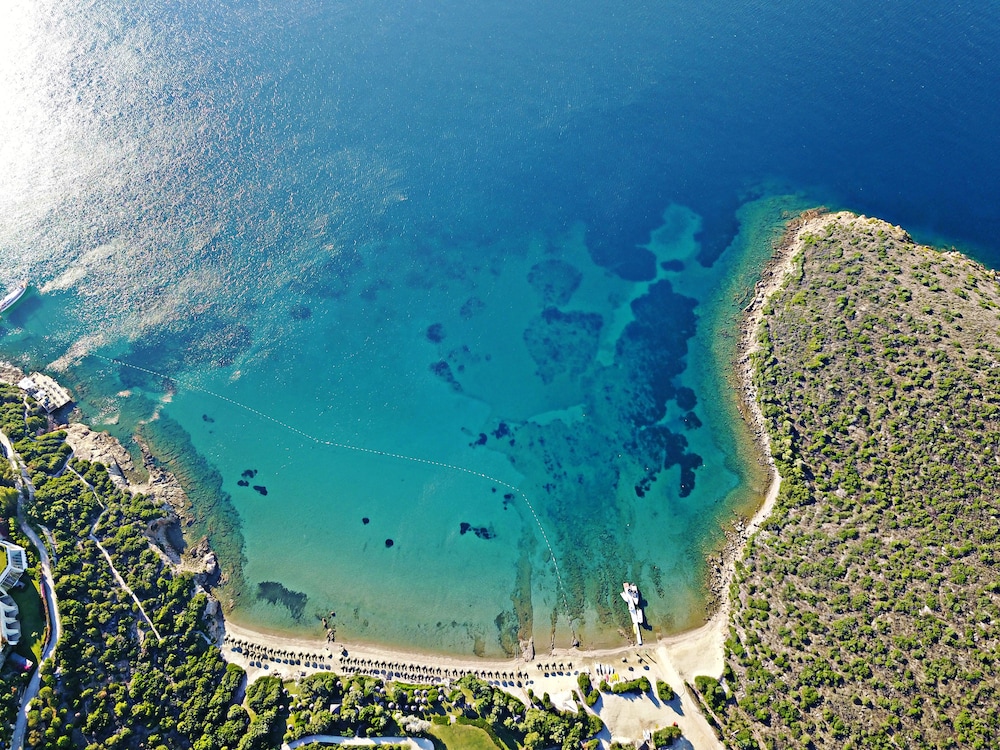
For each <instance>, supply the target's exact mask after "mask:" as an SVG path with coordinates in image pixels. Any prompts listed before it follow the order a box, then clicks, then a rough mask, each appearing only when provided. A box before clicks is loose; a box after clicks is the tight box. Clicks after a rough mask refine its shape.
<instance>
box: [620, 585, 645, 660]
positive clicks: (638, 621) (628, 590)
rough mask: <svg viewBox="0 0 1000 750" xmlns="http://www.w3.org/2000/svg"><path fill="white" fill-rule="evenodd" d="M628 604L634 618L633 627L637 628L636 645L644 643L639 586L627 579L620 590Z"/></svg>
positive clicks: (629, 611)
mask: <svg viewBox="0 0 1000 750" xmlns="http://www.w3.org/2000/svg"><path fill="white" fill-rule="evenodd" d="M618 593H619V594H620V595H621V598H622V599H624V600H625V603H626V604H627V605H628V615H629V617H631V618H632V629H633V630H635V640H636V645H638V646H641V645H642V622H643V614H642V608H641V607H640V606H639V587H638V586H636V585H635V584H634V583H629V582H628V581H625V583H623V584H622V590H621V591H620V592H618Z"/></svg>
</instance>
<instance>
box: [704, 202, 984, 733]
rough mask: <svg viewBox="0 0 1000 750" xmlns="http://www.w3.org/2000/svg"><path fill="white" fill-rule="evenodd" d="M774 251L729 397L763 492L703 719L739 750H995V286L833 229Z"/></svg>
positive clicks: (847, 226)
mask: <svg viewBox="0 0 1000 750" xmlns="http://www.w3.org/2000/svg"><path fill="white" fill-rule="evenodd" d="M780 253H784V258H785V260H786V261H787V262H786V263H784V264H783V265H782V268H783V271H782V273H781V275H780V283H779V284H778V287H780V288H779V289H778V290H777V291H776V292H775V293H774V294H773V296H771V297H770V299H769V300H768V301H767V302H766V303H765V304H763V306H762V307H761V309H760V315H759V319H753V318H751V319H750V320H751V326H750V330H752V332H753V334H754V338H755V341H756V343H755V351H753V352H752V354H751V356H750V359H749V360H748V364H749V365H750V367H751V370H750V372H751V374H752V386H753V387H752V389H751V390H750V392H749V393H748V395H749V396H750V397H751V398H755V400H756V402H757V405H758V406H759V409H760V414H761V416H762V417H763V420H764V424H763V427H764V428H765V429H766V437H767V441H768V442H769V449H770V453H771V456H772V458H773V460H774V464H775V466H776V469H777V471H778V472H779V473H780V475H781V476H782V478H783V481H782V485H781V491H780V492H779V493H778V494H777V498H776V502H775V505H774V509H773V511H772V512H771V514H770V515H769V516H768V517H767V518H766V519H765V520H764V521H763V524H762V527H761V530H760V532H759V533H758V534H757V535H756V536H754V537H753V539H752V540H751V542H750V544H749V546H748V548H747V551H746V554H745V556H744V558H743V559H742V560H741V562H739V563H738V564H737V566H736V572H735V581H734V583H733V585H732V587H731V593H732V599H733V601H732V611H731V619H730V632H729V638H728V640H727V642H726V647H727V648H726V651H727V653H726V667H725V673H724V674H725V676H724V679H723V684H724V685H725V687H726V688H727V690H726V691H725V692H724V693H723V692H719V693H715V694H714V695H713V696H712V697H710V699H709V700H708V701H707V702H708V703H709V705H710V711H711V713H713V714H714V716H715V718H716V720H717V721H718V722H719V724H720V725H721V728H722V732H723V735H724V736H725V741H726V742H727V743H728V744H729V746H731V747H739V748H756V747H774V748H785V747H802V746H815V747H837V748H844V747H857V748H860V747H890V746H892V747H896V746H907V747H920V746H928V747H938V746H942V747H943V746H948V745H955V744H956V743H957V744H958V745H962V746H977V745H978V746H996V744H997V742H998V738H1000V724H998V720H997V718H996V712H995V710H994V708H995V705H996V701H997V699H998V695H997V690H998V688H1000V678H997V676H996V670H995V668H994V665H995V662H996V659H997V655H998V654H1000V629H998V623H1000V609H998V599H997V585H996V580H997V577H998V575H997V574H998V572H1000V571H998V565H1000V557H998V552H1000V546H998V543H997V538H998V532H1000V527H998V521H997V519H998V517H1000V505H998V503H1000V501H998V499H997V498H1000V470H998V464H1000V453H998V452H1000V367H998V364H1000V325H998V323H1000V316H998V311H1000V284H998V281H997V275H996V274H995V273H994V272H993V271H990V270H988V269H986V268H984V267H982V266H980V265H978V264H977V263H975V262H973V261H971V260H970V259H968V258H966V257H964V256H962V255H961V254H959V253H957V252H941V251H938V250H935V249H933V248H929V247H924V246H921V245H918V244H917V243H915V242H914V241H913V240H912V239H911V237H910V236H909V235H908V234H907V233H906V232H905V231H903V230H902V229H900V228H899V227H894V226H892V225H889V224H887V223H885V222H882V221H879V220H876V219H870V218H866V217H860V216H855V215H852V214H848V213H840V214H834V215H825V216H814V217H812V218H809V219H808V220H806V221H803V222H798V223H796V224H795V225H794V226H792V227H790V228H789V231H788V234H786V237H785V241H784V243H783V244H782V248H781V250H780V251H779V254H780ZM754 391H755V392H754Z"/></svg>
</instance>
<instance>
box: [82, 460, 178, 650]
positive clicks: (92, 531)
mask: <svg viewBox="0 0 1000 750" xmlns="http://www.w3.org/2000/svg"><path fill="white" fill-rule="evenodd" d="M66 465H67V466H69V461H67V462H66ZM70 471H71V472H73V474H75V475H76V478H77V479H79V480H80V481H81V482H83V483H84V484H85V485H87V489H89V490H90V492H91V494H93V496H94V499H95V500H97V503H98V505H100V506H101V507H102V508H104V510H102V511H101V515H99V516H98V517H97V520H95V521H94V525H93V526H91V527H90V534H89V535H88V538H89V539H90V541H92V542H93V543H94V544H96V545H97V549H99V550H100V551H101V554H102V555H104V559H105V560H107V561H108V567H110V568H111V574H112V575H113V576H114V577H115V580H116V581H118V585H119V586H121V587H122V588H123V589H124V590H125V591H127V592H128V595H129V596H131V597H132V601H134V602H135V606H136V607H138V608H139V614H141V615H142V619H144V620H145V621H146V624H147V625H149V627H150V629H151V630H152V631H153V635H155V636H156V640H158V641H162V640H163V637H162V636H161V635H160V631H159V630H157V629H156V626H155V625H154V624H153V621H152V620H151V619H150V618H149V615H147V614H146V610H145V609H143V608H142V602H141V601H139V597H138V596H136V595H135V592H134V591H133V590H132V589H131V588H130V587H129V585H128V584H127V583H125V579H124V578H123V577H122V575H121V573H119V572H118V568H116V567H115V564H114V563H113V562H112V561H111V555H110V554H108V551H107V550H106V549H104V545H103V544H101V543H100V541H98V539H97V527H98V526H100V525H101V519H102V518H104V514H105V513H107V512H108V508H107V506H106V505H104V503H102V502H101V496H100V495H98V494H97V490H95V489H94V485H92V484H91V483H90V482H88V481H87V480H86V479H84V478H83V477H82V476H80V473H79V472H78V471H77V470H76V469H74V468H72V467H71V468H70Z"/></svg>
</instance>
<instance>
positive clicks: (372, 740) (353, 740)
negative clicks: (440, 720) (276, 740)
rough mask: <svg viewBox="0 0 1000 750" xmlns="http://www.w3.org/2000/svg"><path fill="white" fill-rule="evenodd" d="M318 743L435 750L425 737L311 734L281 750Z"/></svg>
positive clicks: (290, 749) (293, 741)
mask: <svg viewBox="0 0 1000 750" xmlns="http://www.w3.org/2000/svg"><path fill="white" fill-rule="evenodd" d="M310 742H318V743H320V744H325V745H343V746H344V747H375V746H378V745H409V746H410V747H412V748H414V750H434V743H433V742H431V741H430V740H428V739H424V738H423V737H340V736H338V735H335V734H311V735H309V736H308V737H302V738H300V739H297V740H292V741H291V742H286V743H285V744H283V745H282V746H281V750H295V748H297V747H302V746H303V745H308V744H309V743H310Z"/></svg>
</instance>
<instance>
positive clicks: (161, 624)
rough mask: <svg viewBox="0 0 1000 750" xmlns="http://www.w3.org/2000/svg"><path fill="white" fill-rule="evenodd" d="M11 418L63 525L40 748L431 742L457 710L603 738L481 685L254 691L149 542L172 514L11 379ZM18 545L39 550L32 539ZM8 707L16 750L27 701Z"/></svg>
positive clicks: (32, 721) (502, 739) (507, 737)
mask: <svg viewBox="0 0 1000 750" xmlns="http://www.w3.org/2000/svg"><path fill="white" fill-rule="evenodd" d="M0 422H2V426H3V429H4V430H5V431H7V432H9V434H10V436H11V437H12V438H16V440H17V442H16V448H17V451H18V453H19V455H20V456H21V457H22V459H23V460H24V461H25V463H26V465H27V466H28V467H29V472H30V473H31V480H32V482H31V483H32V485H33V487H34V489H35V492H34V496H33V497H27V495H28V494H30V493H25V495H26V497H25V499H24V500H23V501H22V509H23V511H24V512H25V514H26V516H27V518H28V520H29V521H30V522H31V523H33V524H35V525H37V526H40V527H44V528H45V529H48V530H49V531H51V538H52V540H53V541H54V549H51V550H50V552H51V553H52V554H51V557H52V560H53V565H52V567H53V571H52V572H53V579H54V582H55V591H56V596H57V599H58V602H59V610H60V615H61V623H62V629H63V632H62V636H61V638H60V640H59V643H58V645H57V648H56V653H55V657H54V658H53V659H52V660H50V661H48V662H46V663H44V664H43V665H42V667H41V674H42V688H41V690H40V691H39V694H38V696H37V697H36V699H35V700H34V701H33V702H32V704H31V708H30V711H29V712H28V734H27V737H26V745H27V746H30V747H33V748H39V749H42V748H86V749H87V750H97V748H143V749H144V750H166V749H167V748H170V749H171V750H173V749H175V748H194V750H270V749H272V748H278V747H279V746H280V744H281V743H282V741H283V739H296V738H300V737H306V736H309V735H312V734H320V733H336V734H343V735H348V736H351V735H358V736H391V735H408V734H423V735H430V734H432V732H431V731H430V730H431V728H432V722H441V721H443V722H445V724H446V725H448V723H449V722H450V721H451V718H450V717H455V718H457V722H458V723H460V724H465V725H467V726H468V727H469V729H470V731H477V732H478V731H480V730H482V732H484V734H483V735H482V736H483V737H484V738H492V741H493V742H494V743H495V744H496V745H497V746H498V747H503V748H509V749H514V748H520V747H524V748H529V749H530V748H540V747H552V746H561V747H563V748H567V749H568V748H578V747H579V746H580V744H581V742H582V741H583V740H584V739H586V738H587V737H590V736H592V735H594V734H595V733H596V732H598V731H599V730H600V729H601V726H602V725H601V722H600V720H599V719H598V718H597V717H596V716H594V715H593V714H590V713H587V712H586V711H583V710H580V711H578V712H561V711H558V710H556V709H555V708H553V706H552V703H551V701H549V700H548V696H547V695H546V696H543V698H542V699H541V700H540V701H537V703H538V705H525V704H524V703H522V702H521V701H520V700H518V699H517V698H515V697H513V696H511V695H509V694H507V693H505V692H504V691H502V690H499V689H497V688H494V687H492V686H490V685H489V684H487V683H485V682H482V681H480V680H477V679H476V678H474V677H472V676H467V677H465V678H462V679H461V680H459V681H458V682H457V683H455V684H454V685H453V686H452V687H451V688H449V689H447V690H446V691H445V690H443V689H441V688H438V687H433V686H429V685H425V686H419V685H404V684H399V683H391V682H388V683H387V682H383V681H381V680H378V679H376V678H373V677H365V676H350V677H348V676H344V677H340V676H337V675H333V674H317V675H313V676H311V677H308V678H304V679H303V680H301V681H299V682H296V683H288V684H284V683H282V681H281V680H280V679H278V678H276V677H263V678H260V679H258V680H257V681H255V682H254V683H253V684H251V685H249V686H248V687H246V690H245V695H243V692H244V686H245V677H246V676H245V673H244V672H243V670H242V669H241V668H240V667H238V666H235V665H232V664H229V665H227V664H226V662H225V661H224V660H223V659H222V656H221V652H220V651H219V649H218V647H217V646H215V645H214V644H213V643H212V642H211V639H210V638H209V637H208V634H207V632H206V626H205V624H204V618H203V614H204V610H205V607H206V604H207V598H206V596H205V594H204V593H200V592H199V591H198V589H197V587H196V586H195V582H194V580H193V578H192V577H191V575H190V574H178V573H176V572H175V571H174V570H173V569H172V568H171V567H170V565H169V564H168V563H167V562H166V560H165V558H164V557H163V556H161V555H160V554H158V553H157V551H156V550H155V548H154V547H153V546H152V544H151V542H150V538H149V537H148V536H147V533H148V531H149V528H150V524H151V523H152V522H154V521H156V520H158V519H160V518H163V517H165V515H166V512H165V510H164V509H162V508H159V507H157V506H156V505H154V504H153V503H152V502H151V501H150V500H149V499H148V498H147V497H145V496H143V495H138V494H132V493H129V492H126V491H123V490H121V489H119V488H118V487H117V486H116V485H115V484H114V483H113V482H112V481H111V478H110V476H109V474H108V472H107V470H106V469H105V467H103V466H101V465H99V464H91V463H88V462H86V461H81V460H79V459H75V458H70V453H71V451H70V450H69V448H68V446H67V445H66V443H65V441H64V437H65V435H64V433H62V432H51V433H47V434H46V433H44V432H43V431H44V429H45V428H46V427H47V425H48V422H47V420H46V419H44V418H42V419H41V420H40V421H39V419H38V414H36V413H34V410H33V406H31V407H29V408H28V409H27V410H25V407H24V405H23V403H22V396H21V394H20V393H19V392H18V391H17V390H16V389H13V388H10V387H8V386H4V385H2V384H0ZM0 463H2V462H0ZM13 480H14V477H13V473H12V472H11V471H10V470H9V467H6V468H0V493H2V494H0V499H2V500H4V502H5V505H4V512H5V514H6V516H7V517H8V518H9V517H10V516H11V515H13V513H14V512H15V510H16V499H17V494H18V493H17V492H14V493H13V494H12V495H11V493H8V492H4V489H3V488H4V487H9V486H12V485H13V484H14V481H13ZM11 527H12V528H13V525H12V524H11ZM16 541H19V542H21V543H23V544H24V546H25V547H26V548H27V549H29V552H30V550H31V547H30V544H29V543H28V542H27V540H23V541H22V540H21V539H16ZM102 548H103V549H104V550H105V551H106V552H107V553H108V555H109V556H110V558H111V561H112V563H113V565H114V570H112V567H111V566H110V565H109V564H108V561H107V559H106V558H105V557H104V554H103V553H102ZM115 571H117V573H118V574H119V575H121V576H122V578H123V579H124V582H125V583H126V584H127V586H128V587H129V588H130V589H131V590H132V591H133V592H134V593H135V595H136V596H137V597H138V599H139V601H140V602H141V611H140V609H139V607H137V606H136V603H135V601H134V600H133V599H132V598H131V596H130V595H129V594H128V592H127V591H126V590H125V589H124V588H123V587H122V586H121V585H120V583H119V582H118V580H117V579H116V578H115V574H114V573H115ZM147 618H148V619H147ZM22 682H23V678H20V677H18V676H16V675H13V674H11V673H10V672H9V670H8V671H7V672H5V673H4V680H3V682H2V683H0V689H3V690H4V692H5V694H7V695H12V696H13V693H12V692H11V691H12V690H17V688H18V687H19V686H20V684H21V683H22ZM2 703H3V704H4V708H3V709H2V710H3V712H4V713H2V714H0V719H3V720H4V723H3V728H4V735H5V736H3V737H0V740H2V741H3V742H4V744H5V745H6V743H7V742H8V741H9V730H8V728H9V726H10V722H11V720H12V719H13V716H14V710H15V708H16V701H15V700H10V701H4V702H2ZM475 728H478V729H475Z"/></svg>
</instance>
